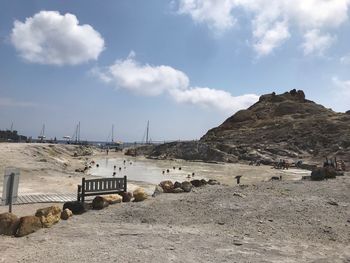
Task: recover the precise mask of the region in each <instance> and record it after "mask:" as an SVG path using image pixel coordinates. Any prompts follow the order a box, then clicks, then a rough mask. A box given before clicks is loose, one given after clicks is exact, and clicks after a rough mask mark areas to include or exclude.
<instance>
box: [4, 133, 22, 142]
mask: <svg viewBox="0 0 350 263" xmlns="http://www.w3.org/2000/svg"><path fill="white" fill-rule="evenodd" d="M20 141H27V137H26V136H23V135H19V134H18V132H17V131H10V130H5V131H2V130H0V142H20Z"/></svg>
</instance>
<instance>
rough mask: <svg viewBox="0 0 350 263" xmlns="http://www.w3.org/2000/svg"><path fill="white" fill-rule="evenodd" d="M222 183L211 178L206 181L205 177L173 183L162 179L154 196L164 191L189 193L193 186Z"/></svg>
mask: <svg viewBox="0 0 350 263" xmlns="http://www.w3.org/2000/svg"><path fill="white" fill-rule="evenodd" d="M218 184H220V183H219V182H218V181H216V180H213V179H209V180H208V181H206V180H205V179H201V180H192V181H183V182H182V183H180V182H175V183H173V182H172V181H170V180H167V181H162V182H160V184H159V185H157V186H156V187H155V189H154V193H153V195H152V196H153V197H155V196H157V195H159V194H162V193H175V194H177V193H189V192H191V190H192V188H193V187H201V186H204V185H218Z"/></svg>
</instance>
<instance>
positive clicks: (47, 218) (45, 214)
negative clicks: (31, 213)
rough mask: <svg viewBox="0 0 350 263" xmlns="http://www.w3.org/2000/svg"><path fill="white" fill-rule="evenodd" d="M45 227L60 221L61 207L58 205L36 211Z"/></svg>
mask: <svg viewBox="0 0 350 263" xmlns="http://www.w3.org/2000/svg"><path fill="white" fill-rule="evenodd" d="M35 216H36V217H38V218H39V219H40V221H41V224H42V226H43V227H51V226H53V225H54V224H56V223H57V222H58V221H60V218H61V208H59V207H58V206H57V205H55V206H50V207H45V208H41V209H38V210H37V211H36V213H35Z"/></svg>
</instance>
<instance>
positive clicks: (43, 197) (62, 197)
mask: <svg viewBox="0 0 350 263" xmlns="http://www.w3.org/2000/svg"><path fill="white" fill-rule="evenodd" d="M76 200H77V195H76V194H35V195H21V196H18V197H17V201H16V202H15V203H14V205H22V204H35V203H65V202H69V201H76ZM0 201H1V203H0V205H4V203H3V202H2V199H1V198H0Z"/></svg>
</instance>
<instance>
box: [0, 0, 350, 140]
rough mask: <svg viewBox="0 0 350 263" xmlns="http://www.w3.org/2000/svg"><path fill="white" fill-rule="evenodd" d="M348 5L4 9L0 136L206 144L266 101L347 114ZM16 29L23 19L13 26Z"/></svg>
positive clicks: (311, 0) (159, 1)
mask: <svg viewBox="0 0 350 263" xmlns="http://www.w3.org/2000/svg"><path fill="white" fill-rule="evenodd" d="M349 7H350V1H349V0H334V1H328V0H327V1H326V0H296V1H293V3H291V1H288V0H269V1H268V0H255V1H253V0H215V1H214V0H206V1H204V0H169V1H165V0H147V1H136V0H118V1H115V0H113V1H112V0H105V1H102V2H101V1H91V0H81V1H79V0H78V1H31V0H28V1H16V0H3V1H1V2H0V129H6V128H9V127H10V126H11V123H12V122H13V123H14V128H15V129H17V130H18V131H20V133H22V134H25V135H29V136H30V135H31V136H33V137H36V136H38V135H39V133H40V130H41V126H42V124H43V123H45V125H46V135H47V137H55V136H56V137H57V138H61V137H62V136H65V135H72V134H73V132H74V128H75V125H76V124H77V122H78V121H80V122H81V137H82V138H83V139H89V140H106V139H107V137H108V135H109V133H110V129H111V126H112V124H114V125H115V134H116V137H117V138H118V139H120V140H123V141H135V140H137V141H139V140H141V139H142V137H143V134H144V130H145V127H146V123H147V120H150V124H151V138H152V139H153V140H172V139H198V138H200V137H201V136H202V135H203V134H204V133H205V132H206V131H207V130H208V129H210V128H212V127H214V126H216V125H219V124H220V123H222V122H223V121H224V120H225V119H226V118H227V117H229V116H230V115H232V114H233V113H234V112H236V111H237V110H239V109H241V108H246V107H248V106H250V105H251V104H253V103H254V102H255V101H256V100H257V99H258V97H259V96H260V95H262V94H265V93H271V92H273V91H275V92H277V93H282V92H285V91H288V90H291V89H294V88H296V89H303V90H304V91H305V93H306V96H307V98H309V99H311V100H314V101H316V102H318V103H321V104H324V105H325V106H327V107H330V108H332V109H334V110H336V111H346V110H350V102H349V99H350V75H349V72H350V46H349V43H350V21H349V13H350V12H349ZM15 21H16V22H15Z"/></svg>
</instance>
